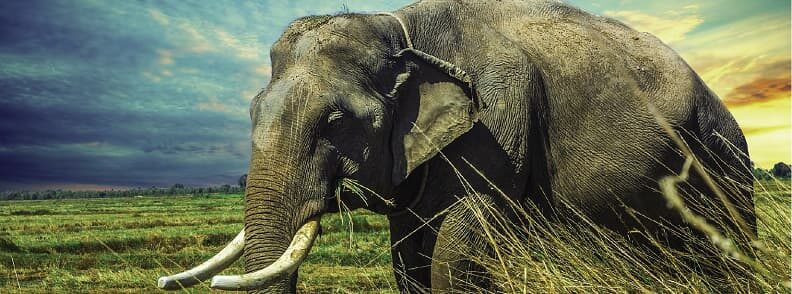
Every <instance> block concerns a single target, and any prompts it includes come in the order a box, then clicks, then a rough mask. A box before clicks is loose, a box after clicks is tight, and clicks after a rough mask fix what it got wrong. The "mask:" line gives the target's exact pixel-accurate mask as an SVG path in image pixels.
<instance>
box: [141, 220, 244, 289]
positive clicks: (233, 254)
mask: <svg viewBox="0 0 792 294" xmlns="http://www.w3.org/2000/svg"><path fill="white" fill-rule="evenodd" d="M243 248H245V230H242V231H240V232H239V234H237V235H236V237H234V240H232V241H231V242H230V243H228V245H226V247H225V248H223V250H221V251H220V252H218V253H217V254H216V255H215V256H212V258H210V259H209V260H207V261H205V262H204V263H202V264H200V265H198V266H196V267H194V268H192V269H190V270H188V271H185V272H182V273H179V274H175V275H172V276H167V277H160V278H159V280H158V281H157V287H159V288H160V289H164V290H179V289H182V288H188V287H192V286H193V285H195V284H198V283H200V282H201V281H204V280H206V279H208V278H209V277H211V276H214V275H216V274H217V273H219V272H220V271H222V270H224V269H225V268H227V267H228V266H229V265H231V264H232V263H234V261H236V260H237V259H239V257H240V256H242V249H243Z"/></svg>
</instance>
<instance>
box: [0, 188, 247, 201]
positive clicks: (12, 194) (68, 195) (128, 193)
mask: <svg viewBox="0 0 792 294" xmlns="http://www.w3.org/2000/svg"><path fill="white" fill-rule="evenodd" d="M244 190H245V189H244V188H243V187H241V186H231V185H222V186H216V187H185V186H184V185H182V184H175V185H173V186H171V187H170V188H160V187H151V188H135V189H129V190H106V191H68V190H46V191H5V192H0V200H45V199H73V198H113V197H135V196H175V195H194V196H200V195H207V194H217V193H223V194H237V193H243V192H244Z"/></svg>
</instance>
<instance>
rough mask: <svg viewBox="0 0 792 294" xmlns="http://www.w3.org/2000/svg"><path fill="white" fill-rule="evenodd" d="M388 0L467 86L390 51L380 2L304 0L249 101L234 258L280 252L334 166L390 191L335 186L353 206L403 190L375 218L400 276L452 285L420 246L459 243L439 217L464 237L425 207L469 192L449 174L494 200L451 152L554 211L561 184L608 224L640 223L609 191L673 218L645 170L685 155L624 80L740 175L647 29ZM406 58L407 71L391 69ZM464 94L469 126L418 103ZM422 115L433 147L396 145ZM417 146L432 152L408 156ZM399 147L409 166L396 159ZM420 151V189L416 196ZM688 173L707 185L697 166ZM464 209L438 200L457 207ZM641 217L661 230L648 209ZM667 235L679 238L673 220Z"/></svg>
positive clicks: (379, 205)
mask: <svg viewBox="0 0 792 294" xmlns="http://www.w3.org/2000/svg"><path fill="white" fill-rule="evenodd" d="M395 14H397V15H399V16H400V17H401V18H402V19H404V21H405V23H406V25H407V28H408V30H409V33H410V35H411V36H412V41H413V42H414V45H415V46H414V47H415V48H416V49H418V50H421V51H424V52H426V53H428V54H431V55H434V56H436V57H438V58H440V59H443V60H446V61H449V62H451V63H453V64H455V65H456V66H458V67H459V68H461V69H463V70H464V71H466V72H467V73H468V74H470V76H471V77H472V79H473V82H474V83H475V90H474V91H475V92H474V91H473V90H471V89H470V88H469V87H467V86H466V85H464V83H460V82H459V81H456V80H454V79H452V78H450V77H449V76H448V75H445V74H444V73H443V72H441V71H438V70H437V69H436V68H433V66H431V65H429V64H427V63H425V62H422V61H421V60H418V59H417V58H415V57H414V56H412V55H409V54H407V55H403V56H400V57H394V55H395V54H396V53H398V52H399V51H400V50H402V49H404V48H406V43H405V42H406V41H405V37H404V34H403V33H402V31H401V27H400V26H399V24H398V22H397V20H396V19H395V18H393V17H391V16H384V15H358V14H347V15H336V16H311V17H305V18H301V19H298V20H296V21H295V22H294V23H292V24H291V25H290V26H289V27H288V28H287V29H286V32H284V34H283V36H282V37H281V38H280V39H279V40H278V41H277V42H276V43H275V44H274V45H273V47H272V51H271V58H272V64H273V72H272V80H271V81H270V83H269V85H268V86H267V88H266V89H265V90H263V91H262V92H261V93H260V94H259V95H257V96H256V97H255V99H254V100H253V102H252V104H251V109H250V114H251V119H252V123H253V133H252V141H253V144H252V147H253V153H252V159H251V163H250V170H249V173H248V174H249V176H248V179H247V192H246V204H245V206H246V207H245V211H246V214H245V233H246V235H245V236H246V240H245V241H246V242H245V252H244V258H245V267H246V270H247V271H248V272H251V271H254V270H257V269H260V268H262V267H265V266H266V265H268V264H270V263H272V262H273V261H274V260H275V259H277V258H278V256H280V254H281V253H282V252H283V250H284V249H285V248H286V247H287V246H288V243H289V240H290V239H291V237H292V235H293V234H294V233H295V231H296V230H297V229H298V228H299V226H300V225H301V224H302V223H303V222H304V221H305V220H306V219H307V218H309V217H311V216H315V215H320V214H322V213H326V212H332V211H337V205H336V199H333V198H332V195H333V191H334V190H335V189H336V184H337V181H338V179H340V178H343V177H346V178H352V179H355V180H357V181H359V182H360V183H361V184H363V185H365V186H366V187H368V188H370V189H372V190H373V191H376V192H377V193H378V194H379V195H382V196H383V197H386V198H392V199H393V200H394V202H395V206H389V205H388V204H387V203H385V201H382V200H381V199H379V198H377V197H373V196H370V197H368V198H367V201H368V206H364V204H363V203H362V201H359V200H358V197H357V196H352V195H342V197H341V198H342V199H343V200H344V202H345V203H346V205H348V206H349V207H350V208H353V209H354V208H361V207H365V208H367V209H369V210H372V211H375V212H378V213H382V214H391V213H394V212H396V211H403V210H404V209H405V208H406V206H408V205H410V204H411V203H412V204H413V206H412V207H411V209H412V210H413V211H414V212H415V213H414V214H413V213H402V214H398V215H392V216H390V217H389V220H390V223H391V228H390V231H391V240H392V242H394V246H393V248H392V256H393V261H394V270H395V272H396V275H397V280H398V281H399V285H400V287H401V289H402V290H403V291H408V290H410V289H416V288H419V287H426V288H428V287H433V288H435V289H438V290H439V289H441V288H444V287H446V286H449V285H447V283H445V282H444V280H447V278H448V277H447V276H446V274H445V273H447V272H448V271H447V270H448V269H447V268H446V267H447V266H448V264H447V263H442V264H441V263H438V262H436V264H434V265H432V261H431V260H430V257H431V256H433V255H434V256H435V258H436V259H437V260H438V261H450V260H454V258H459V256H454V254H457V255H458V254H461V253H464V252H461V251H454V252H448V251H443V250H437V249H435V247H436V246H435V245H436V244H435V243H436V241H437V236H436V233H435V232H437V231H440V234H449V235H448V238H440V239H442V240H452V241H453V242H454V244H456V245H460V246H464V245H466V244H467V245H470V246H472V247H471V248H475V247H476V246H477V245H476V244H475V240H473V238H472V237H469V236H472V234H470V233H469V232H466V231H465V226H464V225H459V224H457V225H454V224H453V223H451V222H450V221H449V222H447V223H444V222H443V220H444V217H442V216H441V217H438V218H434V219H431V217H432V216H434V215H435V214H437V213H438V212H440V211H442V210H444V209H446V208H447V207H449V206H450V205H451V204H452V203H454V202H455V201H457V199H459V198H464V197H465V196H466V195H468V193H469V191H468V190H466V189H465V188H464V187H463V186H462V184H461V183H460V180H459V176H463V177H464V178H465V179H466V180H467V181H468V183H469V184H470V186H472V187H473V188H474V189H475V190H477V191H479V192H480V193H482V195H481V196H475V198H471V199H472V200H470V201H490V202H494V203H496V205H502V204H498V203H497V200H493V199H496V198H497V197H490V196H496V195H497V194H496V193H495V192H494V191H493V190H492V188H491V187H490V186H489V185H488V184H487V183H486V181H485V180H484V179H482V178H481V177H480V176H478V175H477V174H476V172H475V171H474V170H473V169H471V168H470V167H469V166H468V165H467V164H466V163H465V162H464V161H463V160H462V158H465V159H467V160H468V161H469V162H470V163H471V164H472V165H474V166H475V167H476V168H478V169H479V171H480V172H481V173H483V174H485V175H487V177H488V178H489V180H491V181H492V182H493V183H494V184H495V185H496V186H497V187H499V188H500V189H501V190H502V191H503V192H504V193H505V194H506V195H510V197H513V199H514V200H515V201H517V202H519V203H531V204H534V205H536V206H538V207H539V208H540V209H541V210H542V212H543V213H547V214H548V215H553V216H554V217H559V213H558V212H557V210H556V208H557V207H558V204H559V203H558V201H559V196H560V195H563V196H564V197H565V198H566V199H568V200H569V201H570V202H571V203H572V204H574V205H577V206H578V207H580V208H581V209H582V210H583V211H584V212H585V213H586V214H587V215H588V216H590V217H591V218H592V219H594V220H595V221H597V222H598V223H600V224H602V225H604V226H606V227H608V228H611V229H613V230H614V231H617V232H622V233H625V232H627V231H629V230H630V229H633V228H635V227H638V222H637V221H636V220H635V219H632V218H630V217H628V216H627V215H626V214H625V210H624V206H629V207H632V208H634V209H636V210H637V211H639V212H640V213H641V214H643V215H644V216H645V217H646V218H650V219H653V220H660V221H665V222H667V223H670V224H676V225H681V224H682V221H681V220H680V219H679V218H678V216H677V214H676V213H675V212H673V211H671V210H669V209H668V208H666V205H665V202H664V200H663V198H662V197H661V196H660V195H659V194H658V193H657V192H656V190H657V187H658V185H657V180H658V179H659V178H661V177H663V176H666V175H669V174H674V173H676V172H678V171H679V170H680V168H681V166H682V161H683V160H682V158H681V157H680V156H679V155H678V153H677V150H678V149H676V148H674V147H672V145H673V144H671V143H670V139H669V137H668V136H667V135H666V134H665V133H664V132H663V131H662V130H661V129H660V127H659V126H658V124H657V122H656V120H655V118H654V117H653V116H652V115H651V114H650V113H649V111H648V110H647V106H646V104H645V103H644V102H643V100H642V98H640V96H639V93H642V95H646V98H647V99H648V100H649V101H651V103H653V104H654V105H656V107H657V108H658V109H659V111H660V112H661V113H662V114H663V115H664V116H665V117H666V119H668V120H669V122H670V123H671V124H672V125H673V126H674V127H675V128H676V129H677V130H678V131H680V133H681V134H683V137H684V138H685V139H686V140H687V142H689V144H690V145H691V147H692V148H693V150H694V151H695V152H696V153H697V154H698V155H700V156H701V158H702V161H703V162H704V163H705V164H707V165H708V166H709V167H710V168H713V170H714V172H715V173H716V175H718V176H729V177H730V178H731V179H734V180H735V181H736V182H738V183H742V184H745V185H747V186H749V187H750V186H751V183H752V182H751V178H750V174H749V173H748V170H747V169H746V168H743V167H744V166H747V164H748V162H747V159H745V158H743V159H737V158H736V157H735V156H734V155H733V154H735V152H742V153H745V154H747V147H746V143H745V139H744V137H743V135H742V132H741V131H740V129H739V127H738V126H737V124H736V122H735V121H734V119H733V118H732V116H731V115H730V114H729V113H728V111H727V110H726V108H725V107H724V105H723V104H722V103H721V102H720V100H719V99H718V98H717V97H716V95H715V94H714V93H713V92H712V91H710V90H709V89H708V88H707V86H706V85H705V84H704V83H703V82H702V81H701V79H700V78H699V77H698V75H697V74H696V73H695V72H694V71H693V70H692V69H691V68H690V67H689V66H688V65H687V64H686V63H685V62H684V61H683V60H682V59H681V58H680V57H679V56H678V55H677V54H676V53H675V52H673V51H672V50H671V49H670V48H668V47H667V46H666V45H664V44H663V43H662V42H661V41H660V40H658V39H657V38H655V37H654V36H652V35H649V34H646V33H639V32H636V31H634V30H632V29H630V28H629V27H627V26H625V25H624V24H622V23H620V22H618V21H614V20H612V19H608V18H604V17H598V16H593V15H590V14H588V13H585V12H583V11H580V10H577V9H575V8H572V7H569V6H567V5H565V4H561V3H556V2H545V1H527V2H523V1H519V2H518V1H423V2H420V3H417V4H413V5H410V6H408V7H405V8H403V9H401V10H398V11H396V12H395ZM405 73H407V74H408V75H409V78H408V79H407V80H406V82H405V83H403V84H401V85H398V83H397V80H398V79H397V77H398V76H399V75H400V74H405ZM406 76H407V75H402V77H406ZM460 93H462V94H460ZM474 93H477V95H478V98H479V99H481V101H482V102H483V103H482V105H481V107H477V109H473V111H474V112H475V111H476V110H477V111H478V121H476V122H475V124H474V125H473V127H472V129H470V130H469V131H468V130H465V131H464V132H462V133H459V134H457V133H454V132H451V131H448V130H447V129H448V128H449V124H450V123H451V122H453V121H455V120H458V121H464V120H470V118H465V117H464V115H463V113H462V112H458V111H457V110H459V109H453V107H452V110H454V111H444V110H443V108H442V107H440V108H438V106H436V105H434V104H432V103H435V104H436V103H440V104H443V103H450V104H449V105H452V104H453V105H457V104H459V103H461V104H464V103H469V102H470V101H473V99H474V98H475V97H473V95H474ZM389 94H394V95H392V96H393V97H391V95H389ZM460 99H461V100H460ZM464 100H467V102H465V101H464ZM454 103H457V104H454ZM470 105H472V104H470ZM463 106H464V105H463ZM467 106H469V105H467ZM419 113H420V115H419ZM421 116H424V117H423V119H427V116H431V117H429V118H433V117H437V118H438V120H437V121H438V123H436V124H435V125H428V127H427V128H428V129H427V130H424V131H426V133H428V134H429V136H428V138H425V139H430V140H433V141H435V142H440V143H438V145H440V146H437V147H438V148H440V149H442V151H443V154H444V155H445V158H443V157H442V156H437V155H435V154H433V153H431V152H429V153H427V151H426V150H418V151H415V150H412V149H417V148H425V146H423V147H421V146H419V145H420V144H412V145H409V144H407V145H409V146H407V145H405V141H406V140H407V139H406V138H407V137H408V136H409V134H408V131H409V130H410V129H411V128H413V126H412V123H413V122H416V120H419V119H420V117H421ZM715 133H717V134H720V135H721V136H723V138H725V139H726V140H728V141H730V142H731V144H733V145H728V144H724V143H723V141H722V140H721V139H719V138H718V137H716V135H715ZM449 139H450V140H449ZM444 140H445V141H449V142H450V144H444V143H443V142H444ZM451 141H453V142H451ZM730 146H732V147H730ZM704 148H706V149H708V150H709V151H710V152H711V153H707V152H704V151H703V150H705V149H704ZM411 152H412V153H411ZM416 152H417V153H421V152H423V153H421V154H423V155H426V154H429V155H430V158H428V159H426V160H422V159H416V158H417V157H416V156H417V155H415V154H414V153H416ZM710 154H711V155H710ZM714 157H721V159H722V161H716V160H715V159H714ZM449 161H450V163H452V164H453V166H455V167H456V168H457V170H458V173H459V174H457V173H456V172H455V171H454V170H453V168H452V165H451V164H449ZM410 162H411V163H412V164H414V166H413V168H414V169H413V168H405V164H409V163H410ZM716 162H717V163H718V164H716ZM421 164H423V165H421ZM426 164H428V165H429V167H430V168H429V172H428V173H429V174H428V175H427V181H426V190H425V193H424V194H423V197H422V198H420V199H419V201H416V200H415V199H414V198H415V197H416V191H417V190H418V186H419V184H420V182H421V179H422V177H423V171H424V169H423V168H422V167H423V166H425V165H426ZM418 165H421V167H417V166H418ZM416 167H417V168H416ZM691 183H692V185H691V187H692V188H697V189H698V190H700V191H702V192H703V193H705V195H706V196H707V197H714V196H710V193H709V192H708V191H709V190H708V189H706V188H704V187H703V186H702V185H701V183H700V180H699V179H697V178H693V179H691ZM738 195H739V196H735V197H734V199H732V200H733V201H735V202H737V203H739V204H741V205H742V207H743V208H744V211H742V212H743V217H745V218H746V219H747V220H748V222H749V223H751V224H753V222H754V217H753V204H752V202H751V191H750V190H744V191H741V193H738ZM482 197H483V198H482ZM476 199H478V200H476ZM481 199H483V200H481ZM414 201H415V203H413V202H414ZM464 213H465V212H464V211H452V212H451V214H455V215H454V217H453V218H454V219H462V220H464V219H466V216H465V215H464ZM560 217H562V218H563V215H560ZM430 219H431V220H430ZM449 219H450V218H449ZM427 221H428V225H424V223H425V222H427ZM456 222H457V223H458V222H459V221H456ZM643 225H644V226H646V227H647V229H649V230H651V231H653V232H656V233H663V232H662V230H660V229H659V228H658V227H656V226H654V225H653V223H652V222H649V221H647V222H644V223H643ZM419 227H420V229H419ZM416 229H417V231H416ZM413 231H416V232H415V233H414V234H409V233H411V232H413ZM669 240H670V241H669V242H670V243H671V245H672V246H681V245H682V244H681V241H678V240H676V241H675V240H674V239H673V236H672V237H670V238H669ZM397 241H401V242H397ZM446 242H449V241H446ZM468 243H469V244H468ZM438 247H440V246H438ZM451 266H454V265H453V264H452V265H451ZM440 270H443V271H444V272H439V271H440ZM432 271H435V273H434V274H432ZM296 279H297V277H296V274H295V275H294V276H292V277H291V278H290V279H287V280H284V281H283V283H281V284H278V285H276V286H274V287H271V288H269V289H265V291H267V292H293V291H294V289H295V285H296Z"/></svg>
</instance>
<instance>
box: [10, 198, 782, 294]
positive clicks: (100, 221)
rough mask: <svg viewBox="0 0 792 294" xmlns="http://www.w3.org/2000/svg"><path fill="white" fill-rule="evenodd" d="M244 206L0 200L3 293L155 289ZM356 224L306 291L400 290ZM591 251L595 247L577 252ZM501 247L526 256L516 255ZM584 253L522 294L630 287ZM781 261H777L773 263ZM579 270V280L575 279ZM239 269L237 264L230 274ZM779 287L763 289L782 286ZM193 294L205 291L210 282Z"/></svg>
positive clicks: (339, 235) (767, 205)
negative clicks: (160, 279) (571, 266)
mask: <svg viewBox="0 0 792 294" xmlns="http://www.w3.org/2000/svg"><path fill="white" fill-rule="evenodd" d="M768 187H771V188H768ZM789 201H790V197H789V185H788V182H787V183H785V184H781V185H776V184H772V183H764V187H763V188H762V192H760V193H757V194H756V203H757V211H758V213H759V214H760V215H759V216H760V218H762V219H763V221H761V223H760V237H763V236H770V237H773V236H774V237H773V238H774V239H773V240H768V244H769V245H771V246H772V248H773V249H774V250H779V251H778V252H779V253H780V254H781V255H779V257H778V258H777V260H776V259H769V261H768V262H769V264H771V269H772V270H780V271H784V270H785V269H788V268H789V260H788V259H789V250H790V249H789V248H790V247H789V246H790V245H789V243H786V242H785V241H784V240H787V241H788V240H789V227H790V222H789V213H790V211H789V207H790V203H789ZM242 207H243V200H242V197H241V196H240V195H212V196H201V197H189V196H181V197H152V198H139V197H138V198H113V199H73V200H44V201H0V220H2V221H0V293H14V292H88V291H92V292H135V293H140V292H152V291H155V290H156V287H155V286H156V281H157V277H159V276H161V275H164V274H173V273H176V272H179V271H181V270H183V269H185V268H188V267H192V266H194V265H197V264H198V263H200V262H202V261H204V260H206V259H207V258H209V257H210V256H212V255H213V254H214V253H216V252H217V251H218V250H219V249H221V248H222V246H224V245H225V243H226V242H228V241H229V240H231V239H232V238H233V237H234V236H235V235H236V233H237V232H238V231H239V230H240V229H241V228H242V217H243V214H242ZM768 211H770V212H769V213H768ZM352 218H353V223H354V228H353V229H352V231H353V233H352V234H350V227H349V224H350V222H349V221H348V220H345V221H344V222H342V219H341V218H340V217H339V214H331V215H326V216H323V218H322V227H323V234H322V235H321V236H320V237H319V239H318V240H317V241H316V243H315V245H314V247H313V249H312V252H311V254H310V256H309V257H308V259H307V261H306V263H305V264H303V266H302V267H300V280H299V284H298V285H299V289H300V290H301V292H303V293H316V292H323V293H327V292H338V293H366V292H369V293H383V292H397V289H396V285H395V281H394V278H393V274H392V272H391V266H390V254H389V250H388V246H389V241H388V240H389V238H388V230H387V227H388V223H387V220H386V218H385V217H383V216H379V215H375V214H372V213H370V212H366V211H357V212H354V213H353V214H352ZM345 219H346V218H345ZM595 238H597V237H595ZM766 238H769V237H766ZM784 238H785V239H784ZM572 239H573V240H572V242H575V240H574V238H572ZM775 239H778V240H775ZM551 241H552V240H551ZM562 241H563V240H562ZM595 241H597V240H595ZM564 242H566V241H564ZM586 242H589V241H586ZM548 244H550V243H548ZM587 244H590V243H583V245H581V246H588V245H587ZM556 245H557V244H556ZM557 246H565V245H563V244H562V245H557ZM569 246H573V245H569ZM586 248H588V247H586ZM517 249H520V248H517ZM504 250H512V251H514V252H516V253H519V252H520V251H519V250H516V251H515V250H514V248H504ZM580 250H583V251H585V250H588V249H580ZM580 250H568V251H570V252H573V253H574V252H577V253H575V254H572V255H570V256H567V257H564V256H561V257H553V258H571V259H575V260H577V261H575V262H580V264H581V267H584V266H586V267H588V266H601V268H600V269H599V270H598V271H597V275H595V274H593V273H595V272H594V271H593V269H585V268H581V269H569V268H567V269H565V264H561V262H560V261H558V260H557V259H553V260H549V259H548V260H544V259H541V258H540V259H536V256H535V254H534V253H531V254H534V255H532V257H528V259H525V260H524V261H519V262H524V263H516V264H518V265H520V266H519V267H520V268H522V269H518V270H517V273H516V277H517V281H516V282H519V283H516V284H517V285H518V286H519V287H517V288H516V289H518V292H519V289H524V288H525V287H527V286H530V287H534V289H542V288H544V289H545V290H548V291H550V292H567V291H564V289H567V290H571V291H572V292H575V290H582V289H577V288H564V287H568V286H565V285H587V283H591V284H593V285H594V286H596V284H598V283H604V284H610V283H613V284H618V283H625V284H630V283H634V282H633V281H631V280H629V279H628V280H625V279H624V277H625V275H624V274H622V273H620V271H623V270H626V271H630V270H631V269H623V268H621V267H619V268H610V269H609V268H607V266H606V265H602V262H603V261H602V260H601V261H599V265H598V263H597V261H596V260H595V262H593V263H588V262H585V261H580V260H578V259H581V258H585V256H587V255H586V254H582V255H581V252H583V251H580ZM592 250H594V249H592ZM592 252H593V251H592ZM516 253H515V254H516ZM606 253H607V252H606ZM614 256H616V255H614ZM516 258H518V255H515V260H516ZM615 258H621V257H618V256H616V257H615ZM627 258H630V257H629V256H627ZM603 260H604V261H607V259H603ZM553 262H556V263H558V264H554V263H553ZM775 263H778V264H777V265H772V264H775ZM521 264H522V265H521ZM527 266H531V268H533V269H532V270H534V269H535V270H538V271H542V269H546V270H547V271H548V272H547V273H546V274H541V275H538V278H537V280H535V281H528V280H523V275H525V274H526V273H527V272H525V273H523V271H527ZM496 270H497V269H496ZM577 270H582V271H583V273H582V274H577V273H575V271H577ZM509 271H511V269H510V270H509ZM242 272H243V271H242V262H241V261H240V262H237V263H236V264H234V265H233V266H232V267H231V268H229V269H227V270H226V271H225V273H242ZM649 274H650V276H651V273H649ZM778 274H779V275H780V276H782V277H783V276H784V275H785V274H784V273H783V272H781V273H778ZM588 275H590V277H589V276H588ZM637 275H639V276H638V277H637V278H636V277H633V276H630V278H631V279H633V278H636V279H641V278H642V277H643V276H641V275H643V274H641V273H638V274H637ZM525 277H528V276H525ZM661 277H662V276H661ZM787 277H788V275H787ZM540 278H541V279H540ZM509 279H512V280H513V279H515V276H514V275H512V276H511V278H509ZM526 279H527V278H526ZM547 279H551V280H549V281H548V280H547ZM553 279H555V280H553ZM526 281H527V282H530V283H527V282H526ZM641 282H642V283H643V282H645V283H646V284H647V285H649V287H652V288H654V287H653V286H651V285H655V284H656V283H664V281H659V282H657V281H655V282H653V281H652V279H651V278H647V280H645V281H641ZM510 283H512V282H510ZM526 283H527V284H526ZM548 283H549V284H548ZM786 283H788V281H787V282H786ZM559 285H560V286H559ZM697 285H700V284H696V283H694V282H689V284H686V285H682V287H676V286H674V285H672V286H671V287H670V288H668V287H666V288H664V287H661V286H658V287H657V288H655V289H659V290H661V292H662V290H671V291H673V290H674V289H677V290H684V289H687V290H690V289H691V288H692V287H697ZM705 285H709V284H705ZM537 287H538V288H537ZM586 287H588V286H586ZM778 287H779V288H775V286H773V287H771V288H765V289H784V287H783V286H781V285H778ZM599 289H600V290H603V291H605V292H613V291H610V290H607V288H599ZM613 289H616V290H614V291H615V292H621V291H619V290H618V289H621V290H625V289H629V288H618V287H616V288H613ZM613 289H611V290H613ZM641 289H645V288H641ZM634 290H635V289H634ZM190 291H192V292H208V291H209V288H208V284H202V285H200V286H198V287H196V288H193V289H191V290H190ZM529 292H531V291H529ZM693 292H698V291H693Z"/></svg>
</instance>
